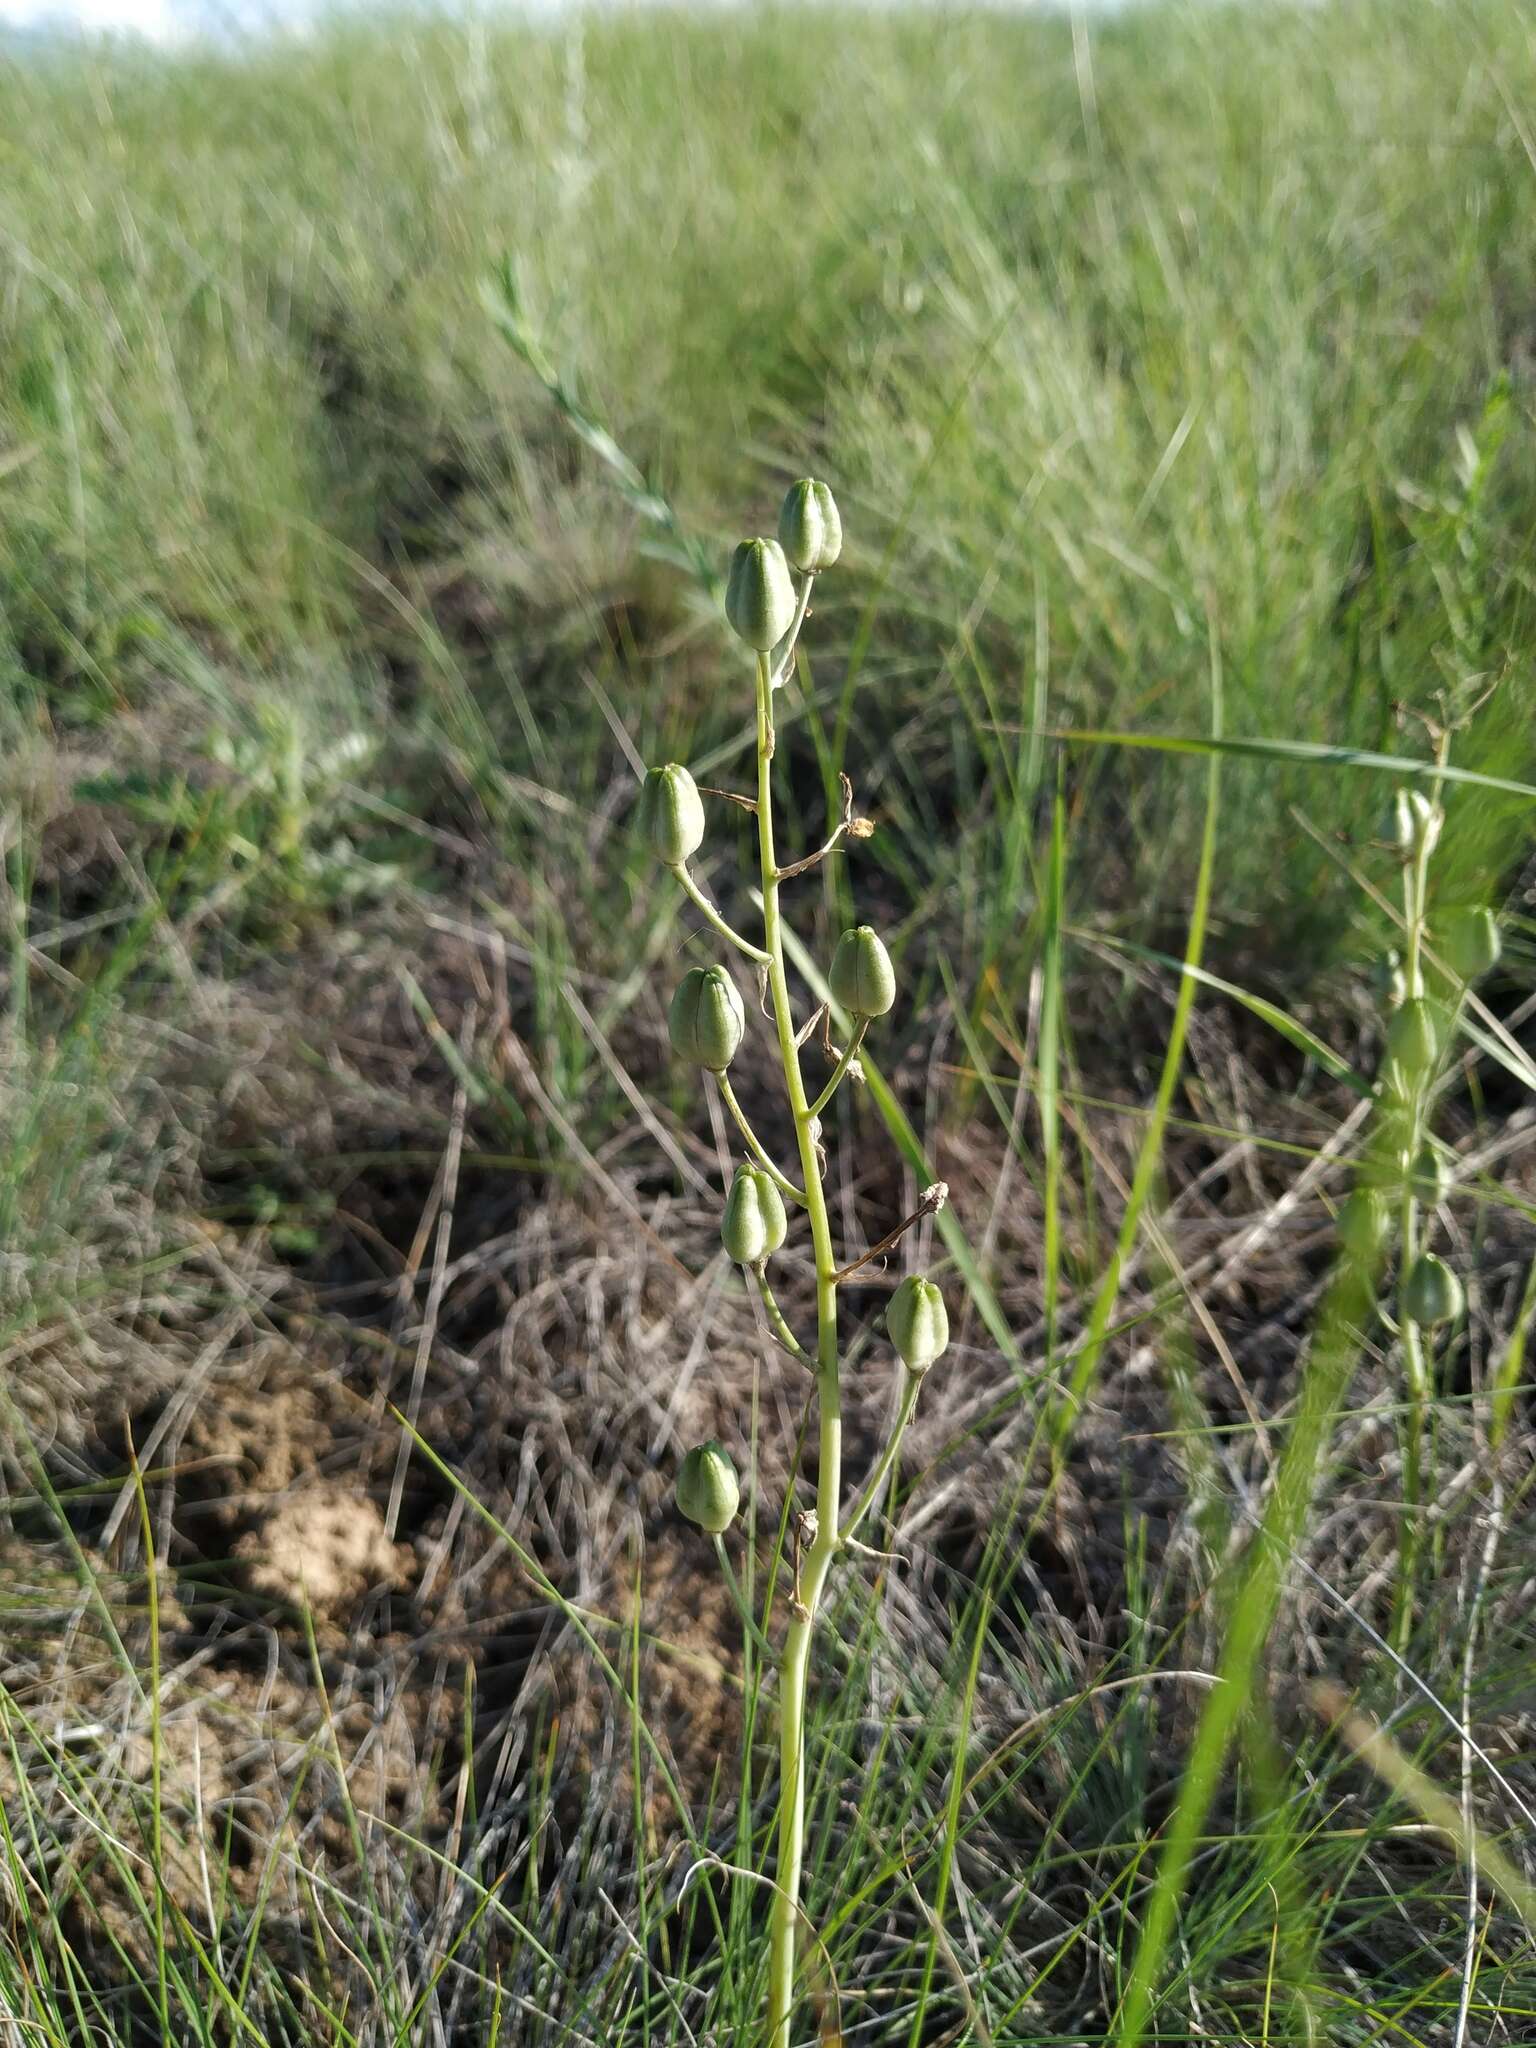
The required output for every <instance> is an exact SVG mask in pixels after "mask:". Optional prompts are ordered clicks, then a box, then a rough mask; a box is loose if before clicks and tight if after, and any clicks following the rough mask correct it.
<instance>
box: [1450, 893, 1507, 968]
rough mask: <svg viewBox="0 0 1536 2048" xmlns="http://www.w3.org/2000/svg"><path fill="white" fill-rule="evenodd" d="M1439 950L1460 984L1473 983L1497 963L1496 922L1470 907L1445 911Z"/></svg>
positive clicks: (1500, 944) (1499, 942) (1488, 913)
mask: <svg viewBox="0 0 1536 2048" xmlns="http://www.w3.org/2000/svg"><path fill="white" fill-rule="evenodd" d="M1438 947H1439V952H1440V956H1441V958H1442V959H1443V960H1444V961H1445V964H1446V966H1447V967H1449V968H1450V970H1451V972H1452V973H1453V974H1455V975H1457V976H1459V978H1460V979H1461V980H1462V981H1476V979H1477V977H1478V976H1479V975H1480V974H1486V973H1487V972H1488V970H1489V968H1490V967H1495V966H1497V964H1498V959H1499V954H1500V952H1501V951H1502V950H1503V941H1502V939H1501V938H1500V936H1499V925H1498V919H1497V918H1496V917H1495V916H1494V914H1493V912H1492V911H1491V910H1485V909H1482V908H1480V907H1479V906H1477V905H1475V904H1474V905H1469V906H1468V907H1467V908H1465V909H1461V910H1448V911H1446V912H1445V914H1444V917H1443V918H1442V920H1441V925H1440V935H1439V940H1438Z"/></svg>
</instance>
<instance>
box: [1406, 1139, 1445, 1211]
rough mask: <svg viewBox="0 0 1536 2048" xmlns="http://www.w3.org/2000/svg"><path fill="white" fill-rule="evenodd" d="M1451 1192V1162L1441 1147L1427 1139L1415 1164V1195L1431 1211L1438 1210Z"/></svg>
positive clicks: (1420, 1148)
mask: <svg viewBox="0 0 1536 2048" xmlns="http://www.w3.org/2000/svg"><path fill="white" fill-rule="evenodd" d="M1450 1191H1451V1168H1450V1162H1449V1160H1448V1159H1447V1158H1446V1156H1445V1154H1444V1153H1443V1152H1442V1151H1441V1150H1440V1148H1439V1146H1438V1145H1436V1144H1433V1143H1432V1142H1431V1141H1430V1140H1429V1139H1428V1138H1426V1139H1425V1140H1424V1142H1423V1144H1422V1145H1421V1146H1420V1147H1419V1151H1418V1156H1417V1158H1416V1159H1415V1160H1414V1162H1413V1192H1414V1195H1415V1196H1416V1197H1417V1199H1418V1200H1419V1201H1421V1202H1425V1203H1427V1204H1428V1206H1429V1207H1430V1208H1431V1209H1438V1208H1439V1206H1440V1204H1441V1203H1442V1202H1443V1201H1444V1200H1445V1198H1446V1196H1447V1195H1448V1194H1449V1193H1450Z"/></svg>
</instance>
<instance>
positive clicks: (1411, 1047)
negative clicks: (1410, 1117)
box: [1387, 996, 1440, 1079]
mask: <svg viewBox="0 0 1536 2048" xmlns="http://www.w3.org/2000/svg"><path fill="white" fill-rule="evenodd" d="M1439 1048H1440V1031H1439V1024H1438V1020H1437V1019H1436V1016H1435V1011H1434V1007H1433V1005H1432V1004H1430V1003H1428V1002H1426V1001H1425V999H1424V997H1423V996H1410V998H1409V999H1408V1001H1407V1002H1406V1003H1404V1004H1403V1006H1402V1007H1401V1009H1399V1010H1395V1011H1394V1012H1393V1015H1392V1022H1391V1023H1390V1024H1389V1025H1388V1026H1387V1059H1388V1061H1389V1063H1390V1064H1391V1065H1392V1066H1394V1067H1398V1068H1400V1069H1401V1070H1402V1071H1403V1073H1405V1074H1406V1075H1408V1077H1409V1078H1410V1079H1416V1078H1417V1077H1418V1076H1419V1075H1421V1074H1426V1073H1428V1071H1429V1070H1430V1068H1431V1067H1432V1066H1433V1065H1434V1064H1435V1058H1436V1055H1437V1053H1438V1052H1439Z"/></svg>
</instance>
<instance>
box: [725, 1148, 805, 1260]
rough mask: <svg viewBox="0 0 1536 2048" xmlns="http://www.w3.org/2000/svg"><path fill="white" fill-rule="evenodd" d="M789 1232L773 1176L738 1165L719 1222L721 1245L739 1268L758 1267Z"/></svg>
mask: <svg viewBox="0 0 1536 2048" xmlns="http://www.w3.org/2000/svg"><path fill="white" fill-rule="evenodd" d="M788 1231H789V1220H788V1218H787V1217H786V1216H785V1214H784V1202H783V1199H782V1197H781V1196H780V1194H779V1191H778V1189H777V1188H776V1187H775V1186H774V1184H773V1176H772V1175H771V1174H769V1173H765V1172H764V1171H763V1169H762V1167H760V1166H738V1167H737V1169H736V1178H735V1179H734V1180H733V1181H732V1182H731V1191H730V1193H729V1194H728V1195H727V1196H726V1198H725V1214H724V1216H723V1217H722V1218H721V1219H720V1242H721V1243H722V1244H723V1245H724V1246H725V1249H726V1251H727V1253H728V1254H729V1255H730V1257H731V1258H733V1259H735V1260H736V1262H737V1263H738V1265H742V1266H757V1265H760V1264H761V1263H762V1261H763V1260H764V1259H766V1258H769V1257H770V1256H771V1255H772V1254H773V1253H774V1252H776V1251H777V1250H778V1249H779V1247H780V1245H782V1244H783V1242H784V1239H785V1237H786V1235H787V1234H788Z"/></svg>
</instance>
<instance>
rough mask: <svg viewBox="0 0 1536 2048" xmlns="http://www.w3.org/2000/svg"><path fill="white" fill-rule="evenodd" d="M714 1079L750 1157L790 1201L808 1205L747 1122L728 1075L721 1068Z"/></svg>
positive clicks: (745, 1113) (802, 1205)
mask: <svg viewBox="0 0 1536 2048" xmlns="http://www.w3.org/2000/svg"><path fill="white" fill-rule="evenodd" d="M715 1079H716V1081H717V1082H718V1083H719V1084H720V1095H721V1099H722V1101H723V1102H724V1103H725V1106H726V1108H727V1109H728V1110H729V1111H730V1112H731V1115H732V1116H733V1117H734V1118H735V1119H736V1128H737V1130H738V1131H740V1133H741V1135H742V1136H743V1137H744V1138H745V1139H746V1141H747V1149H748V1151H750V1152H751V1154H752V1157H753V1158H754V1159H755V1160H756V1161H757V1163H758V1165H759V1166H760V1167H761V1168H762V1169H763V1171H764V1173H766V1174H767V1175H768V1177H769V1179H770V1180H771V1181H772V1182H773V1184H774V1186H775V1187H776V1188H778V1189H780V1190H781V1192H782V1193H784V1194H786V1195H788V1196H789V1198H790V1200H791V1201H792V1202H798V1203H799V1204H800V1205H801V1207H802V1208H807V1207H809V1203H808V1202H807V1201H806V1197H805V1195H804V1194H803V1193H802V1192H801V1190H800V1189H799V1188H797V1187H796V1186H795V1184H794V1182H793V1181H792V1180H791V1179H790V1178H789V1176H788V1175H787V1174H784V1173H781V1172H780V1171H779V1169H778V1167H777V1166H775V1165H774V1163H773V1159H772V1157H771V1155H770V1154H769V1151H768V1148H767V1146H766V1145H765V1144H764V1143H763V1141H762V1139H761V1138H760V1137H759V1136H758V1135H757V1133H756V1131H754V1130H753V1128H752V1126H751V1124H750V1123H748V1121H747V1112H746V1111H745V1110H744V1109H743V1108H742V1106H741V1104H740V1103H739V1102H738V1101H737V1100H736V1090H735V1089H734V1088H733V1087H732V1086H731V1083H730V1077H729V1076H728V1075H727V1074H726V1073H725V1071H724V1069H723V1068H722V1069H721V1071H720V1072H719V1073H718V1074H716V1076H715Z"/></svg>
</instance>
